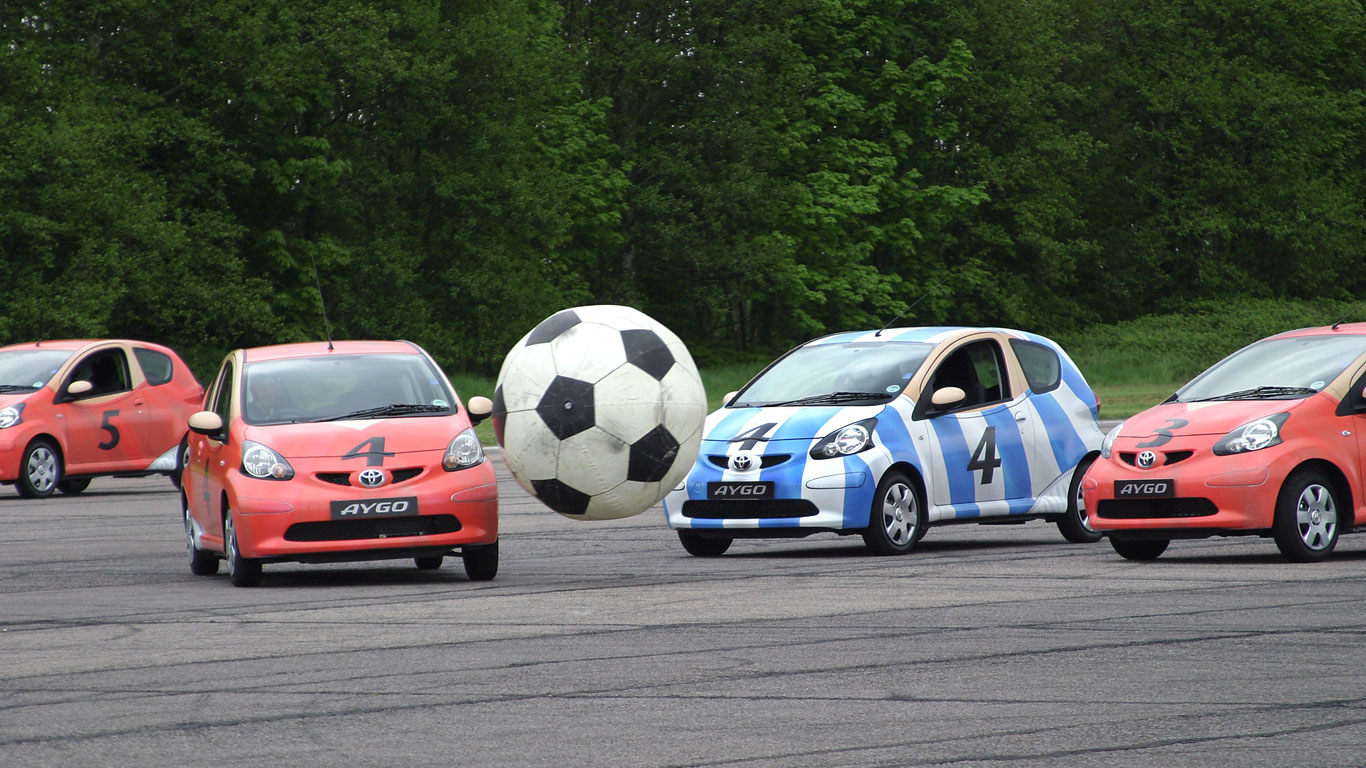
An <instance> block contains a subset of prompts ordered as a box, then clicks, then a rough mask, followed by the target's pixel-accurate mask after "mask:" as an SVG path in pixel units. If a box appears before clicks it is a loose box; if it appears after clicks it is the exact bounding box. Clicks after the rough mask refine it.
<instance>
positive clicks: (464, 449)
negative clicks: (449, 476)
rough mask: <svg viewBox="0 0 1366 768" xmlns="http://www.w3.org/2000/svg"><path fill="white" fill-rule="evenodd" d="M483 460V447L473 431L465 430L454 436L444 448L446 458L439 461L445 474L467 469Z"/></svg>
mask: <svg viewBox="0 0 1366 768" xmlns="http://www.w3.org/2000/svg"><path fill="white" fill-rule="evenodd" d="M483 460H484V447H483V446H482V445H480V444H479V438H478V437H477V436H476V435H475V434H474V430H473V429H467V430H465V431H464V432H461V433H460V434H458V435H456V436H455V439H454V440H452V441H451V444H450V445H448V446H446V456H445V458H443V459H442V460H441V468H442V469H444V470H446V471H447V472H454V471H456V470H457V469H468V468H469V467H472V466H474V465H476V464H478V463H479V462H481V461H483Z"/></svg>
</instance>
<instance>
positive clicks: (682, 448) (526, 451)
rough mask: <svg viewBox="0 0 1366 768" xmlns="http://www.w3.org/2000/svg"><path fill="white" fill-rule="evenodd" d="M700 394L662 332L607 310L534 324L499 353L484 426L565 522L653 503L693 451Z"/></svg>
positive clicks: (681, 351) (693, 369) (521, 477)
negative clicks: (490, 424) (489, 419)
mask: <svg viewBox="0 0 1366 768" xmlns="http://www.w3.org/2000/svg"><path fill="white" fill-rule="evenodd" d="M706 412H707V396H706V391H705V390H704V389H703V387H702V379H701V377H699V376H698V375H697V366H696V365H694V364H693V361H692V356H691V355H689V354H688V350H687V348H686V347H684V346H683V342H682V341H679V339H678V337H677V336H675V335H674V334H673V333H672V332H671V331H670V330H669V329H668V328H665V327H664V326H663V325H661V324H659V323H657V322H655V321H654V320H652V319H651V318H650V317H649V316H647V315H646V314H644V313H643V312H640V311H639V310H636V309H632V308H631V307H621V306H614V305H597V306H590V307H574V308H572V309H566V310H563V311H561V312H557V313H555V314H554V315H551V316H550V317H548V318H546V319H545V320H543V321H541V324H540V325H537V326H536V327H535V328H533V329H532V330H531V332H530V333H528V334H527V335H526V336H524V337H522V340H521V341H519V342H517V345H516V346H514V347H513V348H512V350H511V351H510V352H508V355H507V358H506V359H505V360H504V361H503V368H502V370H501V371H499V373H498V384H497V386H496V388H495V389H494V393H493V430H494V434H495V435H496V436H497V439H498V444H499V445H500V446H502V448H503V460H504V461H505V462H507V466H508V469H510V470H511V471H512V476H513V478H515V479H516V480H517V483H518V485H521V486H522V487H523V488H525V489H526V490H527V491H528V492H529V493H531V494H532V495H534V496H535V497H536V498H538V499H540V500H541V501H542V502H544V503H545V504H546V506H548V507H550V508H551V509H553V510H555V511H556V512H559V513H560V514H562V515H564V516H565V517H568V518H571V519H574V520H612V519H616V518H621V517H630V516H631V515H637V514H640V513H641V512H644V511H645V510H647V509H649V508H650V507H652V506H654V505H655V504H656V503H657V502H658V501H659V500H660V499H662V498H664V496H665V494H667V493H668V492H669V491H670V490H672V489H673V487H674V486H675V485H677V484H678V483H679V481H681V480H682V479H683V477H684V476H685V475H686V474H687V473H688V470H689V469H690V468H691V467H692V463H693V461H694V460H695V459H696V458H697V449H698V446H699V445H700V444H701V441H702V422H703V420H704V419H705V418H706Z"/></svg>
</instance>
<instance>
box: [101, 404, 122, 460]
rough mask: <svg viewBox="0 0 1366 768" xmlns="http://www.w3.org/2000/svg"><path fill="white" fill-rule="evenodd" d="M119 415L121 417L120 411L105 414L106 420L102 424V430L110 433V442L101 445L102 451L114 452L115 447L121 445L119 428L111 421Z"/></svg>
mask: <svg viewBox="0 0 1366 768" xmlns="http://www.w3.org/2000/svg"><path fill="white" fill-rule="evenodd" d="M117 415H119V412H118V411H105V412H104V420H103V421H101V422H100V429H103V430H104V431H106V432H108V433H109V440H108V441H106V442H103V443H100V444H99V448H100V450H102V451H110V450H113V449H114V446H116V445H118V444H119V428H118V427H116V426H114V424H113V422H111V421H110V419H112V418H114V417H115V416H117Z"/></svg>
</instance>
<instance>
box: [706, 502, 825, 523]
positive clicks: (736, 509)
mask: <svg viewBox="0 0 1366 768" xmlns="http://www.w3.org/2000/svg"><path fill="white" fill-rule="evenodd" d="M819 512H820V510H819V509H817V508H816V505H815V504H812V503H811V502H809V501H804V500H802V499H775V500H773V501H731V500H729V499H724V500H713V499H693V500H691V501H685V502H683V516H684V517H696V518H705V519H709V520H748V519H753V518H761V519H773V518H779V517H811V516H812V515H815V514H818V513H819Z"/></svg>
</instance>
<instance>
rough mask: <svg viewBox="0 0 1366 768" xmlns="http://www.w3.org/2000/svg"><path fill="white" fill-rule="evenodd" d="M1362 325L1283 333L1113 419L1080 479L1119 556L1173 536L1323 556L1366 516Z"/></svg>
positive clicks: (1094, 519)
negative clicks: (1240, 539) (1256, 542)
mask: <svg viewBox="0 0 1366 768" xmlns="http://www.w3.org/2000/svg"><path fill="white" fill-rule="evenodd" d="M1363 456H1366V323H1355V324H1351V325H1345V324H1341V323H1339V324H1337V325H1334V326H1331V327H1322V328H1305V329H1301V330H1298V331H1289V332H1287V333H1281V334H1278V335H1275V336H1272V337H1270V338H1266V339H1262V340H1261V341H1258V342H1255V343H1253V344H1250V345H1248V346H1246V347H1244V348H1242V349H1240V350H1238V351H1237V352H1234V353H1233V354H1231V355H1229V356H1228V357H1226V358H1224V359H1223V360H1221V361H1219V362H1218V363H1216V364H1215V365H1214V366H1212V367H1211V368H1210V369H1209V370H1207V371H1205V372H1204V373H1202V374H1200V375H1199V376H1197V377H1195V378H1194V379H1192V380H1191V381H1190V383H1189V384H1186V385H1185V386H1184V387H1182V388H1181V389H1180V390H1178V391H1177V392H1176V394H1174V395H1172V396H1171V397H1170V398H1168V399H1167V400H1166V401H1165V402H1163V403H1162V404H1160V405H1156V406H1153V407H1152V408H1149V409H1148V410H1146V411H1143V412H1142V413H1139V414H1137V415H1135V416H1133V417H1131V418H1129V419H1127V420H1126V421H1124V422H1123V423H1122V424H1120V425H1119V426H1118V427H1115V429H1114V430H1112V431H1111V432H1110V434H1109V435H1107V436H1106V438H1105V441H1104V443H1102V444H1101V458H1100V459H1098V460H1097V461H1096V462H1095V463H1094V464H1092V465H1091V468H1090V470H1088V471H1087V473H1086V476H1085V478H1083V480H1082V493H1083V495H1084V497H1085V500H1086V509H1087V510H1088V511H1089V513H1090V522H1091V527H1092V528H1093V529H1095V530H1097V531H1100V532H1102V533H1103V534H1104V535H1106V536H1108V537H1109V539H1110V543H1111V545H1113V546H1114V548H1115V551H1116V552H1117V553H1119V554H1120V555H1121V556H1123V557H1125V558H1128V559H1130V560H1152V559H1154V558H1156V557H1158V556H1160V555H1161V554H1162V553H1163V552H1164V551H1166V549H1167V546H1168V544H1169V543H1170V542H1171V541H1172V540H1173V539H1191V538H1202V537H1206V536H1232V535H1253V536H1267V537H1271V538H1273V539H1275V541H1276V545H1277V546H1278V547H1279V548H1280V550H1281V553H1282V554H1283V555H1284V556H1285V557H1286V558H1287V559H1289V560H1292V561H1295V562H1311V561H1316V560H1323V559H1324V558H1326V557H1328V556H1329V554H1330V553H1332V551H1333V548H1334V547H1335V546H1336V545H1337V542H1338V537H1339V536H1341V535H1342V534H1344V533H1351V532H1352V531H1353V530H1354V529H1355V530H1366V528H1363V527H1358V526H1356V522H1357V521H1358V520H1363V519H1364V518H1363V515H1366V484H1364V483H1363V480H1366V462H1363Z"/></svg>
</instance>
